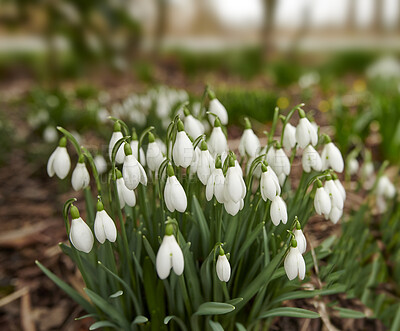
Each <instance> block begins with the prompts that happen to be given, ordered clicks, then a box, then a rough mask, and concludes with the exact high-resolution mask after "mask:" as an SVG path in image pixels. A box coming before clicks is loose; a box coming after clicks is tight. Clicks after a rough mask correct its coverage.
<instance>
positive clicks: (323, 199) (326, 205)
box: [314, 181, 332, 215]
mask: <svg viewBox="0 0 400 331" xmlns="http://www.w3.org/2000/svg"><path fill="white" fill-rule="evenodd" d="M318 186H319V187H318V188H317V191H316V192H315V197H314V208H315V211H316V212H317V214H318V215H322V214H324V215H328V214H329V213H330V211H331V209H332V203H331V199H330V198H329V194H328V192H327V191H325V189H324V188H323V187H322V183H321V182H320V181H319V182H318Z"/></svg>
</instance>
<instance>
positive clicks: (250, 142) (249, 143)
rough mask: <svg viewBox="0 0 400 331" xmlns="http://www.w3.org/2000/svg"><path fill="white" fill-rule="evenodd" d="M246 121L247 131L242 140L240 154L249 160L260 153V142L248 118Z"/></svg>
mask: <svg viewBox="0 0 400 331" xmlns="http://www.w3.org/2000/svg"><path fill="white" fill-rule="evenodd" d="M244 120H245V130H244V132H243V135H242V138H241V139H240V143H239V152H240V155H241V156H242V157H244V156H246V155H247V156H248V157H249V158H252V157H255V156H256V154H257V153H258V152H259V151H260V140H259V139H258V137H257V136H256V135H255V134H254V132H253V130H252V128H251V123H250V121H249V119H248V118H247V117H246V118H245V119H244Z"/></svg>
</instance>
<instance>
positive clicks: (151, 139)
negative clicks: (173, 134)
mask: <svg viewBox="0 0 400 331" xmlns="http://www.w3.org/2000/svg"><path fill="white" fill-rule="evenodd" d="M155 141H156V138H155V137H154V134H152V133H151V132H149V143H154V142H155Z"/></svg>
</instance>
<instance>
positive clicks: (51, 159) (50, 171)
mask: <svg viewBox="0 0 400 331" xmlns="http://www.w3.org/2000/svg"><path fill="white" fill-rule="evenodd" d="M57 148H58V147H57ZM57 148H56V149H55V150H54V152H53V153H51V155H50V157H49V160H48V161H47V174H48V175H49V177H53V176H54V174H55V171H54V159H55V157H56V154H57Z"/></svg>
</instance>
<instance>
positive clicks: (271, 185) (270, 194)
mask: <svg viewBox="0 0 400 331" xmlns="http://www.w3.org/2000/svg"><path fill="white" fill-rule="evenodd" d="M261 170H262V174H261V181H260V191H261V197H262V198H263V200H264V201H267V199H269V200H270V201H272V200H273V199H274V198H275V197H276V196H277V195H280V194H281V187H280V186H279V180H278V176H277V175H276V174H275V172H274V170H273V169H272V168H271V167H270V166H269V165H268V163H267V162H265V161H264V162H263V164H262V166H261Z"/></svg>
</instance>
